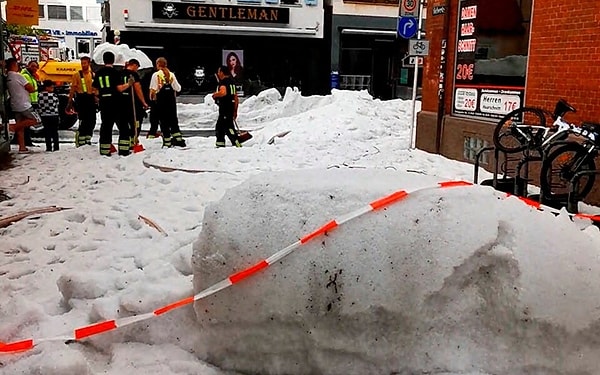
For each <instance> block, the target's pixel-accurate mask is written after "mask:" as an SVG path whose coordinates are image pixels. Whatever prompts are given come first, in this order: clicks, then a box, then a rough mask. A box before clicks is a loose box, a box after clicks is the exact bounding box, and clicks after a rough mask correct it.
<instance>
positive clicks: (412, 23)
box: [398, 17, 419, 39]
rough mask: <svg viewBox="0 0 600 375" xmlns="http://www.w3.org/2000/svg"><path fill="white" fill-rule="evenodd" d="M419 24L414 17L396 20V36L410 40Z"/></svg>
mask: <svg viewBox="0 0 600 375" xmlns="http://www.w3.org/2000/svg"><path fill="white" fill-rule="evenodd" d="M418 28H419V24H418V22H417V19H416V18H414V17H400V18H398V35H399V36H401V37H402V38H405V39H410V38H412V37H413V36H415V34H416V33H417V29H418Z"/></svg>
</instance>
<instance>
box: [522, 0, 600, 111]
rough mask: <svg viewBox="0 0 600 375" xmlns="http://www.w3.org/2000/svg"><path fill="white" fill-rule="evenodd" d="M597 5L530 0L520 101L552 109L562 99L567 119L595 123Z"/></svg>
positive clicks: (599, 76) (599, 69) (599, 91)
mask: <svg viewBox="0 0 600 375" xmlns="http://www.w3.org/2000/svg"><path fill="white" fill-rule="evenodd" d="M599 40H600V1H598V0H581V1H578V2H576V3H572V2H563V1H559V0H535V3H534V11H533V26H532V30H531V43H530V47H529V68H528V71H527V87H526V103H527V105H528V106H536V107H542V108H548V109H552V108H554V104H555V103H556V101H557V100H558V99H560V98H565V99H566V100H567V101H568V102H569V103H571V104H572V105H573V106H574V107H575V108H577V113H575V114H570V115H569V117H567V118H568V119H569V120H570V121H574V122H579V121H581V120H589V121H595V122H600V44H598V41H599Z"/></svg>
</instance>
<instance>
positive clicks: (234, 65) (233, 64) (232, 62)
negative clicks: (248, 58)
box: [223, 49, 244, 79]
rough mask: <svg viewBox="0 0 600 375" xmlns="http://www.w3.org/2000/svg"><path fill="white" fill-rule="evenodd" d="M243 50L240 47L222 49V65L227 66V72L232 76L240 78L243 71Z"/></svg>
mask: <svg viewBox="0 0 600 375" xmlns="http://www.w3.org/2000/svg"><path fill="white" fill-rule="evenodd" d="M243 63H244V50H241V49H233V50H232V49H224V50H223V65H226V66H227V67H228V68H229V74H230V75H231V77H232V78H238V79H239V78H240V77H238V76H241V74H242V72H243V69H244V68H243Z"/></svg>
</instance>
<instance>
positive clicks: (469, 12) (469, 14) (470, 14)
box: [460, 5, 477, 21]
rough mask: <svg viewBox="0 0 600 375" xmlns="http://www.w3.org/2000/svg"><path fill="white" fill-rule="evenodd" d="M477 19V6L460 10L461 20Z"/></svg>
mask: <svg viewBox="0 0 600 375" xmlns="http://www.w3.org/2000/svg"><path fill="white" fill-rule="evenodd" d="M475 18H477V5H471V6H469V7H464V8H462V9H461V10H460V20H461V21H465V20H472V19H475Z"/></svg>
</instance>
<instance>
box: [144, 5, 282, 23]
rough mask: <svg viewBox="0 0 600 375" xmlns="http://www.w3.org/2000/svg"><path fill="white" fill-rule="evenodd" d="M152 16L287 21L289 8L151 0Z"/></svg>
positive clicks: (186, 18) (215, 19) (268, 21)
mask: <svg viewBox="0 0 600 375" xmlns="http://www.w3.org/2000/svg"><path fill="white" fill-rule="evenodd" d="M152 17H153V18H166V19H169V20H177V19H185V20H202V21H244V22H261V23H289V18H290V15H289V9H288V8H275V7H253V6H230V5H208V4H192V3H180V2H173V3H165V2H160V1H154V2H152Z"/></svg>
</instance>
